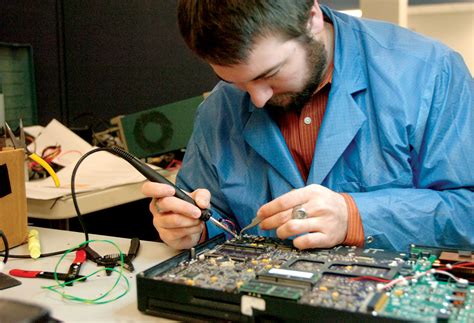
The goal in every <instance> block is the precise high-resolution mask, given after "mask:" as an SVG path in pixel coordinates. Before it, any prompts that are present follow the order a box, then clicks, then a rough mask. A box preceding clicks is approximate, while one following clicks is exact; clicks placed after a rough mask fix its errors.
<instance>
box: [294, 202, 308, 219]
mask: <svg viewBox="0 0 474 323" xmlns="http://www.w3.org/2000/svg"><path fill="white" fill-rule="evenodd" d="M307 217H308V213H306V210H305V208H304V207H302V206H301V204H300V205H297V206H295V207H294V208H293V210H292V211H291V218H292V219H298V220H302V219H306V218H307Z"/></svg>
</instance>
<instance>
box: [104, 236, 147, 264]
mask: <svg viewBox="0 0 474 323" xmlns="http://www.w3.org/2000/svg"><path fill="white" fill-rule="evenodd" d="M139 248H140V240H139V239H138V238H132V240H131V241H130V248H129V249H128V253H127V254H126V255H122V257H123V268H125V269H126V270H128V271H129V272H133V271H134V270H135V267H134V266H133V264H132V260H133V259H135V257H136V256H137V253H138V249H139ZM103 258H104V259H105V260H106V261H110V262H111V263H115V266H120V265H121V257H120V254H118V253H115V254H109V255H105V256H104V257H103Z"/></svg>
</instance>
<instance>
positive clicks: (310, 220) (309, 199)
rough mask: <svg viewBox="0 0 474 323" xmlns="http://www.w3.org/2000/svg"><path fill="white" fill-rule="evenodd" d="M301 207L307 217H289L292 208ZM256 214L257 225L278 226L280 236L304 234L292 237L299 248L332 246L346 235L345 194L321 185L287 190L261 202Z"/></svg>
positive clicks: (340, 241)
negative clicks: (278, 195)
mask: <svg viewBox="0 0 474 323" xmlns="http://www.w3.org/2000/svg"><path fill="white" fill-rule="evenodd" d="M300 206H301V207H303V208H304V209H305V211H306V213H307V216H308V217H307V218H306V219H292V211H293V208H295V207H300ZM257 216H259V217H261V218H263V220H262V222H261V223H260V227H261V228H262V229H264V230H271V229H277V230H276V233H277V236H278V237H279V238H280V239H287V238H289V237H292V236H295V235H301V234H303V235H301V236H299V237H297V238H296V239H294V240H293V244H294V246H295V247H296V248H298V249H308V248H329V247H333V246H335V245H338V244H340V243H342V242H343V241H344V239H345V238H346V234H347V221H348V211H347V205H346V202H345V200H344V197H343V196H342V195H340V194H339V193H336V192H334V191H331V190H330V189H328V188H325V187H323V186H321V185H316V184H312V185H309V186H306V187H304V188H301V189H297V190H293V191H291V192H289V193H286V194H284V195H282V196H280V197H278V198H276V199H275V200H273V201H271V202H269V203H267V204H265V205H263V206H262V207H261V208H260V210H258V212H257ZM305 233H306V234H305Z"/></svg>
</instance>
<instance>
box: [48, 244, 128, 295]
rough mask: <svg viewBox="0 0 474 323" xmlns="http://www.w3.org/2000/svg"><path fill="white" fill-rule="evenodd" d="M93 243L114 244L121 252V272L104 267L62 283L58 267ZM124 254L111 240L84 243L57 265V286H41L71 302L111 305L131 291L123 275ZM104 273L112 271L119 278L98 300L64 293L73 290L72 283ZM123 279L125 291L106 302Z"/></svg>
mask: <svg viewBox="0 0 474 323" xmlns="http://www.w3.org/2000/svg"><path fill="white" fill-rule="evenodd" d="M93 242H106V243H110V244H112V245H113V246H114V247H115V248H116V249H117V250H118V252H119V254H120V271H118V270H116V269H115V268H109V267H104V268H101V269H98V270H96V271H94V272H93V273H92V274H89V275H87V276H84V277H80V278H76V279H74V280H72V281H70V282H67V283H66V282H64V283H62V282H60V281H59V279H58V273H57V271H58V267H59V265H60V264H61V263H62V261H63V260H64V258H65V257H66V256H67V255H68V254H69V253H71V252H72V251H75V250H77V249H79V248H81V247H82V246H84V245H86V244H88V243H93ZM123 257H124V256H123V252H122V251H121V250H120V248H119V246H118V245H117V244H115V243H114V242H112V241H110V240H87V241H84V242H82V243H81V244H79V245H77V246H75V247H72V248H70V249H68V250H67V251H66V252H65V253H64V254H63V255H62V256H61V258H60V259H59V261H58V263H57V264H56V266H55V267H54V279H55V281H56V285H51V286H41V288H44V289H47V290H49V291H51V292H54V293H57V294H59V295H61V296H62V297H63V298H65V299H68V300H71V301H77V302H81V303H86V304H107V303H110V302H113V301H115V300H117V299H119V298H121V297H123V296H125V295H126V294H127V293H128V292H129V291H130V282H129V281H128V279H127V277H126V276H125V275H124V274H123V262H124V259H123ZM103 271H111V272H116V273H118V277H117V279H116V280H115V283H114V284H113V286H112V287H111V288H110V289H109V290H108V291H106V292H105V293H104V294H103V295H102V296H98V297H96V298H82V297H78V296H74V295H71V294H68V293H66V292H65V291H63V289H64V287H66V286H67V287H68V288H71V287H72V286H70V284H71V283H74V282H79V281H81V280H85V279H87V278H89V277H91V276H94V275H96V274H98V273H100V272H103ZM121 279H124V280H125V283H126V288H125V290H124V291H123V292H122V293H121V294H119V295H118V296H116V297H113V298H111V299H106V300H103V299H104V298H106V297H108V296H109V295H110V294H111V293H112V292H113V291H114V290H115V288H116V287H117V285H118V283H119V282H120V280H121Z"/></svg>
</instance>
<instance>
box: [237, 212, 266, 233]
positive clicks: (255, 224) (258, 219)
mask: <svg viewBox="0 0 474 323" xmlns="http://www.w3.org/2000/svg"><path fill="white" fill-rule="evenodd" d="M262 220H263V219H262V218H259V217H258V216H256V217H254V218H253V220H252V222H250V224H249V225H247V226H246V227H244V228H243V229H242V230H240V233H239V236H242V233H244V231H247V230H248V229H251V228H253V227H255V226H257V225H258V224H259V223H260V222H262Z"/></svg>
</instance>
